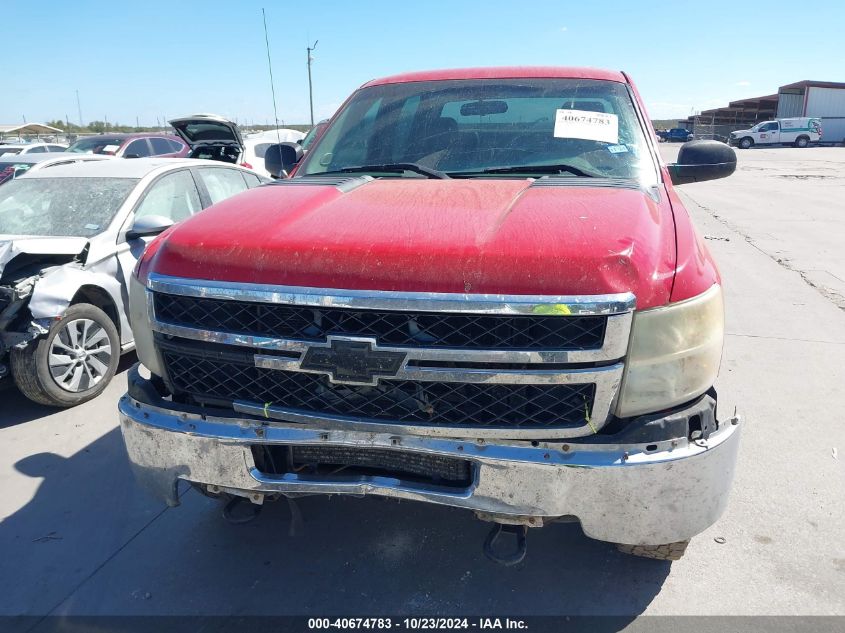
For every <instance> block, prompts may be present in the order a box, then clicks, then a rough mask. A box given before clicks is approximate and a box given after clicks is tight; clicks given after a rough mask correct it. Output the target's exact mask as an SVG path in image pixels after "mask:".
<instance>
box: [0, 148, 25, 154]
mask: <svg viewBox="0 0 845 633" xmlns="http://www.w3.org/2000/svg"><path fill="white" fill-rule="evenodd" d="M21 150H23V148H22V147H3V146H2V145H0V156H2V155H3V154H6V156H11V155H12V154H20V153H21Z"/></svg>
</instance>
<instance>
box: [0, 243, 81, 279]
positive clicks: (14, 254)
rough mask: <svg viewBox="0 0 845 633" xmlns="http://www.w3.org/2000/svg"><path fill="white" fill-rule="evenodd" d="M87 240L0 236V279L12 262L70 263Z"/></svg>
mask: <svg viewBox="0 0 845 633" xmlns="http://www.w3.org/2000/svg"><path fill="white" fill-rule="evenodd" d="M86 244H88V240H87V239H85V238H84V237H19V236H15V235H0V279H3V277H4V272H6V269H7V268H10V267H11V266H10V264H11V262H12V260H15V259H18V262H15V264H17V263H19V262H20V259H27V260H29V261H35V260H42V259H43V260H44V261H52V262H60V261H70V260H72V259H73V257H75V256H76V255H79V254H80V253H81V252H82V251H83V249H84V248H85V246H86ZM19 256H29V257H19Z"/></svg>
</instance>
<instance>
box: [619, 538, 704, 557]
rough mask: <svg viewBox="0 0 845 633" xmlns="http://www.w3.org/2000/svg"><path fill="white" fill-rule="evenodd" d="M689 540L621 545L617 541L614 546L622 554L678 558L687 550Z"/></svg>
mask: <svg viewBox="0 0 845 633" xmlns="http://www.w3.org/2000/svg"><path fill="white" fill-rule="evenodd" d="M687 545H689V541H678V542H677V543H665V544H663V545H623V544H622V543H618V544H617V545H616V548H617V549H618V550H619V551H620V552H622V553H623V554H630V555H631V556H639V557H640V558H652V559H654V560H680V559H681V557H682V556H683V555H684V552H686V551H687Z"/></svg>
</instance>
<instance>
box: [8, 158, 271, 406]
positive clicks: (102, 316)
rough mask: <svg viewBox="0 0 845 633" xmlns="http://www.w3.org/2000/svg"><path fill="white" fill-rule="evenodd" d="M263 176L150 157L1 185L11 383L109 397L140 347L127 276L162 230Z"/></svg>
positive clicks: (71, 400) (70, 397) (28, 390)
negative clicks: (127, 356)
mask: <svg viewBox="0 0 845 633" xmlns="http://www.w3.org/2000/svg"><path fill="white" fill-rule="evenodd" d="M262 182H266V180H265V179H263V178H261V177H259V176H258V175H256V174H255V173H253V172H251V171H249V170H246V169H243V168H241V167H238V166H236V165H227V164H222V163H220V162H214V161H204V160H196V159H193V160H191V159H174V158H140V159H136V160H124V161H121V160H106V161H97V162H89V163H80V164H74V165H67V166H58V167H51V168H50V169H45V170H40V171H34V172H32V173H27V174H24V175H22V176H20V177H18V178H16V179H14V180H12V181H10V182H8V183H6V184H5V185H3V186H2V187H0V380H7V379H8V377H9V375H10V374H11V376H13V377H14V381H15V383H16V384H17V386H18V388H19V389H20V390H21V391H22V392H23V393H24V394H25V395H26V396H27V397H28V398H30V399H31V400H34V401H35V402H39V403H41V404H46V405H52V406H59V407H68V406H73V405H76V404H79V403H81V402H84V401H86V400H90V399H91V398H93V397H95V396H97V395H98V394H99V393H100V392H101V391H103V389H105V387H106V385H107V384H108V383H109V381H110V380H111V379H112V377H113V376H114V374H115V371H116V370H117V365H118V361H119V360H120V354H121V353H123V352H126V351H128V350H131V349H132V348H133V347H134V341H133V337H132V330H131V328H130V326H129V321H128V318H127V314H128V294H127V282H128V280H129V276H130V275H131V273H132V269H133V268H134V266H135V263H136V261H137V260H138V258H139V257H140V255H141V253H143V251H144V248H145V247H146V245H147V243H148V242H149V241H150V240H151V239H152V236H155V235H157V234H159V233H161V232H162V231H164V230H165V229H167V228H168V227H169V226H171V225H172V224H174V223H175V222H179V221H180V220H184V219H185V218H188V217H190V216H191V215H193V214H194V213H197V212H199V211H201V210H202V209H204V208H206V207H208V206H210V205H212V204H214V203H216V202H219V201H221V200H223V199H225V198H228V197H230V196H233V195H235V194H237V193H240V192H241V191H244V190H246V189H249V188H252V187H256V186H258V185H259V184H261V183H262Z"/></svg>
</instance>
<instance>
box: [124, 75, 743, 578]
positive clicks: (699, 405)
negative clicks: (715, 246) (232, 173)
mask: <svg viewBox="0 0 845 633" xmlns="http://www.w3.org/2000/svg"><path fill="white" fill-rule="evenodd" d="M649 125H650V124H649V119H648V117H647V116H646V113H645V109H644V108H643V104H642V102H641V100H640V98H639V96H638V93H637V90H636V88H635V87H634V85H633V83H632V82H631V80H630V79H629V77H628V76H627V75H626V74H624V73H621V72H610V71H602V70H594V69H582V68H536V67H535V68H485V69H468V70H451V71H436V72H423V73H414V74H406V75H400V76H396V77H389V78H386V79H380V80H376V81H371V82H369V83H368V84H366V85H364V86H363V87H361V88H360V89H359V90H357V91H356V92H355V93H354V94H353V95H352V96H351V97H350V98H349V99H348V100H347V101H346V103H345V104H344V105H343V106H342V107H341V108H340V110H339V111H338V113H337V114H336V115H335V116H334V117H333V119H332V120H331V122H330V123H329V125H328V127H327V129H326V130H325V132H324V133H323V134H322V135H321V137H320V138H319V140H318V141H317V142H316V143H315V145H314V147H312V148H311V149H310V150H309V152H308V154H307V156H305V157H304V158H303V156H302V152H301V148H300V147H299V146H298V145H296V144H284V143H283V144H280V145H277V146H274V147H273V148H271V151H268V153H267V157H266V163H267V168H268V170H269V171H271V173H274V174H275V175H276V176H278V177H279V178H280V179H279V180H278V181H277V182H276V183H274V184H269V185H265V186H262V187H258V188H256V189H253V190H251V191H249V192H245V193H243V194H241V195H238V196H235V197H234V198H231V199H228V200H226V201H224V202H222V203H220V204H217V205H215V206H213V207H211V208H210V209H208V210H206V211H203V212H202V213H200V214H198V215H196V216H195V217H193V218H190V219H188V220H187V221H185V222H183V223H181V224H180V225H178V226H177V227H175V228H172V229H169V230H168V231H167V232H166V233H164V234H162V235H161V236H159V238H158V239H157V240H156V241H155V242H153V243H152V244H151V245H150V247H149V248H148V249H147V251H146V253H145V254H144V256H143V258H142V259H141V261H140V262H139V264H138V266H137V268H136V270H135V273H134V275H133V278H132V282H131V289H130V295H131V297H130V303H131V321H132V326H133V330H134V334H135V343H136V346H137V350H138V357H139V359H140V361H141V364H142V365H143V367H144V368H146V369H145V370H144V369H139V368H138V367H136V368H134V369H133V370H132V371H131V372H130V377H129V391H128V393H127V394H126V396H125V397H123V398H122V399H121V401H120V404H119V409H120V421H121V428H122V431H123V436H124V440H125V443H126V447H127V450H128V454H129V458H130V460H131V462H132V464H133V467H134V469H135V471H136V474H137V476H138V478H139V480H140V481H141V482H142V483H143V484H144V485H146V487H148V488H149V489H151V490H153V491H154V492H156V493H157V494H158V495H159V496H160V497H161V498H163V499H164V500H166V501H167V502H168V503H169V504H172V505H176V504H178V502H179V499H178V496H177V494H176V485H177V482H178V481H179V480H184V481H187V482H189V483H190V484H192V485H193V486H195V487H196V488H197V489H198V490H200V491H201V492H203V493H204V494H208V495H212V496H216V497H222V498H223V499H224V501H225V502H226V511H227V512H230V513H231V512H235V509H234V506H235V504H237V503H238V502H241V501H248V502H251V503H252V504H253V505H251V506H249V505H248V506H242V507H241V510H243V509H247V508H255V509H258V508H260V507H261V505H262V504H264V503H265V502H267V501H269V500H272V499H277V498H280V497H296V496H302V495H313V494H350V495H364V494H368V495H380V496H384V497H393V498H402V499H411V500H416V501H423V502H429V503H435V504H442V505H448V506H453V507H456V508H464V509H467V510H471V511H473V512H474V513H475V514H476V515H477V516H478V517H479V518H480V519H482V520H485V521H489V522H491V523H492V524H493V525H492V526H491V532H490V535H489V536H488V538H487V540H486V542H485V543H484V549H485V552H486V553H487V555H488V556H490V557H491V558H493V559H494V560H497V561H499V562H502V563H506V564H512V563H515V562H517V561H519V560H521V559H522V557H523V556H524V553H525V538H526V533H527V532H528V528H530V527H541V526H543V525H545V524H549V523H552V522H555V521H578V522H579V523H580V525H581V527H582V529H583V531H584V533H585V534H586V535H587V536H589V537H592V538H595V539H599V540H603V541H609V542H612V543H616V544H618V545H619V546H620V549H622V550H623V551H626V552H629V553H632V554H637V555H641V556H647V557H651V558H661V559H676V558H678V557H679V556H680V555H681V554H683V552H684V549H685V548H686V545H687V543H688V541H689V539H690V538H691V537H692V536H694V535H695V534H697V533H699V532H701V531H702V530H704V529H705V528H707V527H708V526H710V525H711V524H712V523H713V522H714V521H716V519H717V518H718V517H719V516H720V514H721V513H722V511H723V509H724V507H725V504H726V501H727V496H728V491H729V488H730V485H731V480H732V476H733V471H734V463H735V459H736V452H737V445H738V441H739V435H740V428H741V426H740V424H739V418H737V417H734V418H731V419H722V420H719V419H717V416H716V392H715V391H714V389H713V383H714V381H715V379H716V375H717V372H718V369H719V363H720V358H721V353H722V344H723V330H724V310H723V303H722V290H721V285H720V279H719V274H718V272H717V270H716V265H715V263H714V262H713V259H712V258H711V256H710V254H709V253H708V251H707V248H706V247H705V245H704V243H703V242H702V241H701V240H700V239H699V237H698V236H697V235H696V232H695V230H694V228H693V225H692V222H691V220H690V217H689V214H688V213H687V211H686V210H685V209H684V206H683V204H682V203H681V200H680V199H679V198H678V196H677V195H676V193H675V191H674V188H673V185H677V184H680V183H686V182H695V181H701V180H708V179H712V178H719V177H723V176H727V175H729V174H730V173H732V172H733V171H734V169H735V167H736V156H735V154H734V152H733V150H732V149H731V148H729V147H728V146H726V145H724V144H722V143H718V142H715V141H692V142H689V143H687V144H685V145H684V146H683V147H682V148H681V150H680V153H679V157H678V163H677V164H672V165H665V164H663V163H662V161H661V160H660V158H659V156H658V153H657V147H656V143H655V137H654V134H653V133H652V132H651V131H650V127H649ZM288 175H290V177H287V176H288ZM506 534H507V535H508V536H507V539H508V541H510V542H507V541H506V540H505V537H504V535H506Z"/></svg>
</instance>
